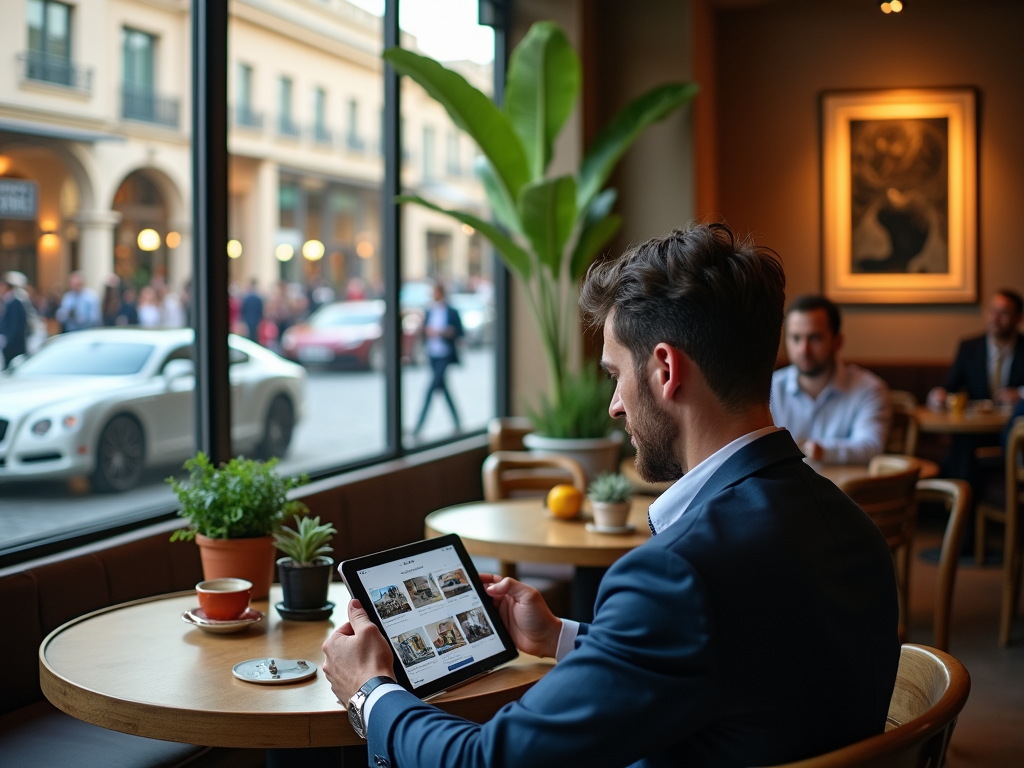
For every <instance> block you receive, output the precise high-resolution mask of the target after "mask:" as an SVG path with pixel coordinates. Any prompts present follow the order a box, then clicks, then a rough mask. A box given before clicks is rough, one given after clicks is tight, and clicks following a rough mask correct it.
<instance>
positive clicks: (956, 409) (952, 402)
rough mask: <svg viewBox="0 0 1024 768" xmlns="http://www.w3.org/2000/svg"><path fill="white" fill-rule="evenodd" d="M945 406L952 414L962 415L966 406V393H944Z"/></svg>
mask: <svg viewBox="0 0 1024 768" xmlns="http://www.w3.org/2000/svg"><path fill="white" fill-rule="evenodd" d="M946 407H947V408H949V412H950V413H952V414H953V415H954V416H960V415H962V414H963V412H964V409H966V408H967V393H966V392H950V393H949V394H948V395H946Z"/></svg>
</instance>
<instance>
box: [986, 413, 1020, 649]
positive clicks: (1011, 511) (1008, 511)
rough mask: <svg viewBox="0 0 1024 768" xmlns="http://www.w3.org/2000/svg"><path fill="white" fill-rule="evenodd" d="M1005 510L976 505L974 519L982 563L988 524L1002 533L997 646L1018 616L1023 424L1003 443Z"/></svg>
mask: <svg viewBox="0 0 1024 768" xmlns="http://www.w3.org/2000/svg"><path fill="white" fill-rule="evenodd" d="M1005 472H1006V507H1005V508H1004V509H997V508H996V507H993V506H992V505H990V504H984V503H981V504H978V505H977V508H976V510H975V519H974V525H975V529H974V559H975V562H977V563H978V565H984V563H985V533H986V527H987V526H986V523H987V522H989V521H992V522H996V523H1002V524H1003V525H1004V526H1005V531H1004V533H1003V605H1002V610H1001V611H1000V618H999V644H1000V645H1001V646H1003V647H1006V646H1007V645H1009V644H1010V629H1011V628H1012V626H1013V619H1014V617H1015V616H1016V615H1017V604H1018V600H1019V598H1020V579H1021V557H1022V553H1021V530H1020V516H1021V504H1022V503H1024V421H1019V422H1017V423H1016V424H1014V425H1013V427H1012V428H1011V429H1010V436H1009V439H1008V440H1007V442H1006V470H1005Z"/></svg>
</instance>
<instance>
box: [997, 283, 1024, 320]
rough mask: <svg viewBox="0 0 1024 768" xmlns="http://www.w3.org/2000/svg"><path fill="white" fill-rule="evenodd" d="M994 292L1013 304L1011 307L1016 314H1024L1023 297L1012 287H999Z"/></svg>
mask: <svg viewBox="0 0 1024 768" xmlns="http://www.w3.org/2000/svg"><path fill="white" fill-rule="evenodd" d="M996 293H998V294H999V295H1000V296H1002V297H1003V298H1004V299H1006V300H1007V301H1008V302H1010V303H1011V304H1013V308H1014V309H1015V310H1016V311H1017V314H1018V315H1020V314H1024V298H1022V297H1021V295H1020V294H1019V293H1017V292H1016V291H1015V290H1013V289H1012V288H1000V289H999V290H998V291H996Z"/></svg>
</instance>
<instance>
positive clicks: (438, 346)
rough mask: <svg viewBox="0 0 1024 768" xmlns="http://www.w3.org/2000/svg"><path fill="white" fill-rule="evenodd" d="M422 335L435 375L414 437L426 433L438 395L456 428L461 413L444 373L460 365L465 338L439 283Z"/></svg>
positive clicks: (460, 321) (424, 400) (456, 313)
mask: <svg viewBox="0 0 1024 768" xmlns="http://www.w3.org/2000/svg"><path fill="white" fill-rule="evenodd" d="M423 335H424V336H425V337H426V351H427V359H428V360H429V361H430V369H431V372H432V374H433V375H432V376H431V379H430V384H429V385H428V386H427V394H426V396H425V397H424V398H423V408H422V409H421V410H420V418H419V421H417V422H416V430H415V431H414V432H413V434H414V435H419V433H420V432H422V431H423V425H424V424H425V423H426V421H427V411H429V410H430V401H431V400H433V398H434V393H435V392H440V393H441V394H443V395H444V399H445V400H446V401H447V403H448V409H449V410H450V411H451V412H452V421H454V422H455V429H458V428H459V411H458V409H457V408H456V407H455V401H454V400H453V399H452V395H451V392H449V391H448V385H447V383H446V382H445V372H446V371H447V370H448V366H449V365H452V364H453V363H458V362H459V348H458V345H457V342H458V340H459V339H460V338H462V335H463V331H462V320H461V318H459V312H458V310H456V309H455V307H453V306H451V305H450V304H449V303H448V302H447V301H445V292H444V286H443V285H442V284H441V283H440V282H435V283H434V303H433V304H432V305H431V306H430V308H429V309H428V310H427V317H426V320H425V321H424V323H423Z"/></svg>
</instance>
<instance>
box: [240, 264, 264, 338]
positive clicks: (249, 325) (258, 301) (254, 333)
mask: <svg viewBox="0 0 1024 768" xmlns="http://www.w3.org/2000/svg"><path fill="white" fill-rule="evenodd" d="M257 285H258V283H257V282H256V280H250V281H249V291H248V292H247V293H246V294H245V296H244V297H243V298H242V309H241V312H240V314H241V315H242V322H244V323H245V327H246V329H247V330H248V332H249V339H250V340H251V341H255V342H256V343H257V344H258V343H259V341H260V322H262V320H263V298H262V297H261V296H260V294H259V291H257V290H256V287H257Z"/></svg>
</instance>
